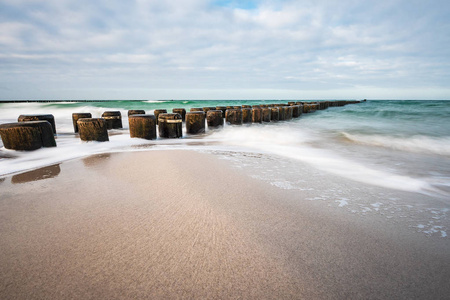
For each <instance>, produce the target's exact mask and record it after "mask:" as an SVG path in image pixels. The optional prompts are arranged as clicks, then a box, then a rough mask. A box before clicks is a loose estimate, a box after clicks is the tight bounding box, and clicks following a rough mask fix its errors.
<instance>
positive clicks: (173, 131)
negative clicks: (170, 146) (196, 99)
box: [158, 113, 183, 138]
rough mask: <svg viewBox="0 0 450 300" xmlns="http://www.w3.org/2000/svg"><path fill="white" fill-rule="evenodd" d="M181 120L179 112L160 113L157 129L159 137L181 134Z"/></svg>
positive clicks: (180, 135) (171, 136)
mask: <svg viewBox="0 0 450 300" xmlns="http://www.w3.org/2000/svg"><path fill="white" fill-rule="evenodd" d="M182 126H183V120H182V119H181V115H180V114H167V113H166V114H160V115H159V116H158V131H159V137H161V138H180V137H182V136H183V131H182Z"/></svg>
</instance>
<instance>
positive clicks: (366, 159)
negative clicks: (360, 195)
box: [0, 101, 450, 237]
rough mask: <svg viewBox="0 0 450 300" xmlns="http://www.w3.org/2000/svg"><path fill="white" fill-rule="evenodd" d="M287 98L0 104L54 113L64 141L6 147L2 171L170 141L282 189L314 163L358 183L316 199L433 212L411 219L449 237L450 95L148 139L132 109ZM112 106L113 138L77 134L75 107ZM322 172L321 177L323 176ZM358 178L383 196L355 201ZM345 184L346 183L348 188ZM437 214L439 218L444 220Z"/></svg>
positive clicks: (294, 185)
mask: <svg viewBox="0 0 450 300" xmlns="http://www.w3.org/2000/svg"><path fill="white" fill-rule="evenodd" d="M286 102H287V101H162V102H155V101H153V102H150V101H133V102H129V101H128V102H127V101H109V102H87V103H63V102H61V103H8V104H5V103H0V123H7V122H15V121H16V120H17V117H18V116H19V115H20V114H40V113H42V114H44V113H45V114H48V113H51V114H53V115H54V116H55V120H56V127H57V136H56V141H57V145H58V147H56V148H45V149H40V150H37V151H33V152H17V151H11V150H6V149H4V148H3V147H2V148H0V176H2V175H6V174H14V173H19V172H23V171H27V170H32V169H36V168H38V167H43V166H50V165H54V164H57V163H59V162H63V161H67V160H70V159H75V158H79V157H86V156H89V155H92V154H99V153H111V152H122V151H151V150H163V149H190V150H196V151H206V152H209V153H214V154H217V155H219V156H221V157H222V158H223V157H226V158H228V159H230V160H232V161H234V164H235V165H236V166H246V165H247V166H246V169H248V170H252V171H251V172H253V173H252V176H254V177H255V178H259V179H260V180H265V181H267V182H269V183H270V184H272V185H274V186H277V187H279V188H283V189H298V190H300V191H301V190H305V189H306V190H307V189H308V187H305V184H304V181H306V182H307V181H311V178H303V177H302V175H303V173H302V172H305V170H304V169H303V166H305V165H306V166H308V168H311V169H312V170H314V169H315V170H317V172H319V173H318V174H330V175H331V176H334V178H341V179H342V180H344V181H345V182H353V183H354V184H353V185H351V186H346V187H342V188H339V187H335V188H334V190H333V189H332V190H329V189H328V190H327V189H323V190H322V191H321V192H319V191H318V190H317V189H316V191H315V192H314V193H312V194H311V195H310V197H309V198H320V199H322V200H323V199H328V200H330V201H331V202H330V205H336V206H337V207H340V208H343V209H349V210H350V211H354V212H355V213H360V214H363V213H370V212H372V213H374V212H376V213H378V212H391V211H397V214H396V215H397V216H400V215H402V214H403V212H406V211H408V214H409V215H410V216H412V215H414V214H417V215H421V216H424V215H428V217H425V219H426V220H425V219H424V220H422V219H420V218H418V217H417V218H415V219H414V222H413V223H414V224H412V225H411V226H413V227H415V228H416V229H417V230H418V231H421V232H425V233H429V234H438V235H441V236H442V237H446V235H447V233H446V230H447V229H446V227H447V225H436V224H441V223H442V220H447V217H446V216H447V212H448V211H449V209H450V130H449V128H450V101H367V102H362V103H360V104H353V105H346V106H345V107H331V108H329V109H326V110H321V111H317V112H315V113H311V114H303V115H302V116H301V117H300V118H298V119H293V120H291V121H284V122H277V123H268V124H251V125H243V126H230V125H225V127H224V128H223V129H220V130H208V129H207V132H206V133H205V134H202V135H195V136H189V135H186V134H185V132H184V137H183V138H181V139H157V140H153V141H146V140H142V139H131V138H130V137H129V130H128V120H127V110H128V109H144V110H145V111H146V113H153V110H154V109H161V108H165V109H167V110H168V111H169V112H170V111H171V110H172V108H180V107H181V108H186V110H187V111H188V110H189V108H191V107H206V106H219V105H220V106H227V105H243V104H249V105H254V104H262V103H266V104H269V103H286ZM106 110H120V111H121V113H122V117H123V125H124V128H123V129H120V130H111V131H109V134H110V142H107V143H98V142H89V143H85V142H81V141H80V140H79V138H78V136H77V135H75V134H74V133H73V127H72V120H71V115H72V113H74V112H90V113H92V115H93V117H100V116H101V114H102V113H103V112H104V111H106ZM0 146H2V145H1V144H0ZM255 157H259V158H257V159H256V158H255ZM261 157H264V159H261ZM246 162H248V163H249V162H251V163H249V164H246ZM302 170H303V171H302ZM286 174H289V176H287V175H286ZM315 180H317V181H320V176H317V178H316V179H315ZM358 184H363V185H364V186H372V187H373V188H374V189H377V194H376V195H375V194H371V195H370V196H368V198H370V199H372V200H373V199H379V201H372V200H370V201H369V202H367V203H366V202H364V201H359V200H355V199H354V197H352V195H353V194H352V193H348V191H351V190H353V189H354V188H356V187H358ZM327 191H328V192H327ZM337 191H342V193H340V195H341V196H339V193H337ZM346 191H347V192H346ZM327 193H328V194H329V196H327ZM336 193H337V194H336ZM380 193H386V194H389V195H383V196H382V195H379V194H380ZM396 193H402V194H401V195H400V196H399V195H397V194H396ZM405 193H407V194H405ZM408 193H409V194H408ZM356 194H357V193H356V192H355V193H354V195H356ZM330 195H333V196H330ZM405 195H411V197H409V196H405ZM327 197H328V198H327ZM377 197H378V198H377ZM406 198H408V199H406ZM408 201H409V202H411V203H408ZM430 201H431V202H435V203H436V205H434V204H430ZM399 203H400V204H399ZM408 205H412V206H413V208H409V207H408ZM388 216H389V214H388ZM411 218H412V217H411ZM438 221H439V222H440V223H436V222H438ZM430 222H432V223H430ZM436 226H438V227H436ZM439 226H441V227H439Z"/></svg>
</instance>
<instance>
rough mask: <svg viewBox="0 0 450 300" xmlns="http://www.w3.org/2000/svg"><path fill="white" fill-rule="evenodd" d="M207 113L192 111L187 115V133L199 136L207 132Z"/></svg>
mask: <svg viewBox="0 0 450 300" xmlns="http://www.w3.org/2000/svg"><path fill="white" fill-rule="evenodd" d="M205 118H206V115H205V112H203V111H191V112H188V113H186V133H188V134H199V133H203V132H205Z"/></svg>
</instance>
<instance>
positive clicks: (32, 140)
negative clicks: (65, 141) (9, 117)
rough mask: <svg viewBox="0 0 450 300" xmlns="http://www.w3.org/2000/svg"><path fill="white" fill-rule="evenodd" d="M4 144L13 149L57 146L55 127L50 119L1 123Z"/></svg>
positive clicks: (28, 149)
mask: <svg viewBox="0 0 450 300" xmlns="http://www.w3.org/2000/svg"><path fill="white" fill-rule="evenodd" d="M0 136H1V138H2V141H3V146H4V147H5V148H6V149H11V150H25V151H30V150H36V149H39V148H42V147H56V142H55V137H54V135H53V127H52V125H51V124H50V123H49V122H48V121H22V122H17V123H6V124H2V125H0Z"/></svg>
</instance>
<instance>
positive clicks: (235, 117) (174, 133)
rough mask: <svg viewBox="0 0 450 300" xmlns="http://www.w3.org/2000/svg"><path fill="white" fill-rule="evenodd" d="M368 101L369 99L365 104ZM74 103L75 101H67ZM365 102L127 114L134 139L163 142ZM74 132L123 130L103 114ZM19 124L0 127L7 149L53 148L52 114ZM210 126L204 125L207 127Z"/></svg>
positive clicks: (100, 135)
mask: <svg viewBox="0 0 450 300" xmlns="http://www.w3.org/2000/svg"><path fill="white" fill-rule="evenodd" d="M364 101H365V100H364ZM11 102H60V101H56V100H48V101H27V100H20V101H3V102H2V103H11ZM66 102H71V101H66ZM73 102H98V101H93V100H76V101H75V100H74V101H73ZM360 102H361V101H317V102H288V103H281V104H267V105H266V104H263V105H253V106H249V105H242V106H216V107H198V108H197V107H196V108H191V109H190V111H189V112H186V109H184V108H174V109H173V110H172V111H173V113H167V110H166V109H155V110H154V114H153V115H147V114H145V111H144V110H129V111H128V122H129V131H130V137H132V138H142V139H147V140H153V139H157V132H158V133H159V138H181V137H182V136H183V122H185V123H186V124H185V129H186V133H187V134H188V135H195V134H201V133H204V132H205V131H206V124H207V125H208V128H211V129H213V128H218V127H222V126H223V124H224V120H225V122H227V124H229V125H236V126H239V125H242V124H251V123H258V124H262V123H269V122H280V121H285V120H286V121H287V120H291V119H296V118H299V117H301V115H302V114H304V113H305V114H307V113H313V112H315V111H317V110H323V109H327V108H329V107H341V106H345V105H347V104H356V103H360ZM72 120H73V125H74V133H75V134H78V135H79V137H80V139H81V140H82V141H102V142H105V141H109V136H108V130H109V129H119V130H120V129H122V116H121V113H120V111H105V112H104V113H103V114H102V118H92V115H91V114H90V113H73V114H72ZM18 121H19V122H18V123H7V124H1V125H0V136H1V138H2V140H3V145H4V147H5V148H6V149H12V150H35V149H39V148H41V147H55V146H56V142H55V139H54V137H53V135H56V128H55V120H54V118H53V115H50V114H48V115H20V116H19V118H18ZM205 122H206V124H205Z"/></svg>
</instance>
